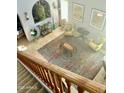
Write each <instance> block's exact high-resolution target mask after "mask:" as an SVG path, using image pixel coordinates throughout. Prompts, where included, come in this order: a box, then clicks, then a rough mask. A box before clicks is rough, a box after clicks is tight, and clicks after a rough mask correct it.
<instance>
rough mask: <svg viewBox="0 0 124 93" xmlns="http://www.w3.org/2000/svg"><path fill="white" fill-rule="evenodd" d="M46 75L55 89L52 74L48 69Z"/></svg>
mask: <svg viewBox="0 0 124 93" xmlns="http://www.w3.org/2000/svg"><path fill="white" fill-rule="evenodd" d="M48 77H49V80H50V84H51V88H52V90H55V87H54V83H53V78H52V75H51V73H50V71H49V70H48Z"/></svg>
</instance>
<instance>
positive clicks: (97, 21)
mask: <svg viewBox="0 0 124 93" xmlns="http://www.w3.org/2000/svg"><path fill="white" fill-rule="evenodd" d="M104 23H105V12H103V11H100V10H97V9H92V13H91V19H90V25H91V26H92V27H94V28H95V29H98V30H102V29H103V26H104Z"/></svg>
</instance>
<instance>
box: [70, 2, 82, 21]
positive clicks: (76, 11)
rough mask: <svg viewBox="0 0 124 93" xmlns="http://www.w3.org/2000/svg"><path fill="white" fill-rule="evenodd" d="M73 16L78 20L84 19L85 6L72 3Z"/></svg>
mask: <svg viewBox="0 0 124 93" xmlns="http://www.w3.org/2000/svg"><path fill="white" fill-rule="evenodd" d="M72 17H73V19H74V20H76V21H82V20H83V17H84V6H83V5H79V4H76V3H72Z"/></svg>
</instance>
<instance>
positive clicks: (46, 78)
mask: <svg viewBox="0 0 124 93" xmlns="http://www.w3.org/2000/svg"><path fill="white" fill-rule="evenodd" d="M41 69H42V72H43V74H44V79H45V83H46V84H48V81H47V77H46V74H45V70H44V68H41Z"/></svg>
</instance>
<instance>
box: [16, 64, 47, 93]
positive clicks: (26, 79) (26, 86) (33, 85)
mask: <svg viewBox="0 0 124 93" xmlns="http://www.w3.org/2000/svg"><path fill="white" fill-rule="evenodd" d="M17 93H49V92H48V91H47V90H46V89H45V88H44V87H43V86H42V85H41V84H40V83H39V82H38V80H36V78H35V77H33V76H32V75H31V74H30V73H29V72H28V71H27V70H26V69H25V67H24V66H23V65H22V64H21V63H19V62H17Z"/></svg>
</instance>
